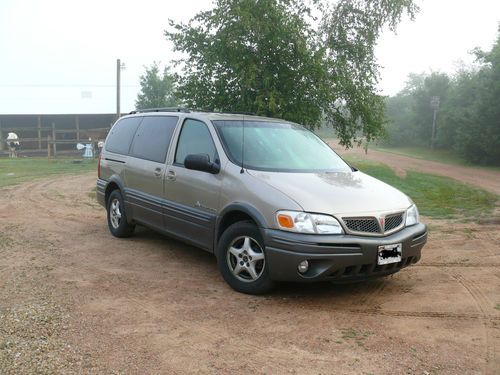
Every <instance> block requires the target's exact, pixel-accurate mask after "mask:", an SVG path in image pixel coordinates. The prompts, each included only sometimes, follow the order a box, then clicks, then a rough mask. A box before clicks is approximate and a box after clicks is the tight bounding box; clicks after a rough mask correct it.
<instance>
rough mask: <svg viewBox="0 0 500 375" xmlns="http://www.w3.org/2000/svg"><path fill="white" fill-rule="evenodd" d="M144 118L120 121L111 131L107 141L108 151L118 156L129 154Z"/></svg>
mask: <svg viewBox="0 0 500 375" xmlns="http://www.w3.org/2000/svg"><path fill="white" fill-rule="evenodd" d="M141 120H142V117H131V118H124V119H122V120H119V121H118V122H117V123H116V124H115V125H114V126H113V128H112V129H111V132H110V133H109V135H108V138H107V139H106V151H110V152H115V153H117V154H124V155H126V154H128V149H129V148H130V143H131V142H132V138H133V137H134V134H135V131H136V130H137V127H138V126H139V124H140V122H141Z"/></svg>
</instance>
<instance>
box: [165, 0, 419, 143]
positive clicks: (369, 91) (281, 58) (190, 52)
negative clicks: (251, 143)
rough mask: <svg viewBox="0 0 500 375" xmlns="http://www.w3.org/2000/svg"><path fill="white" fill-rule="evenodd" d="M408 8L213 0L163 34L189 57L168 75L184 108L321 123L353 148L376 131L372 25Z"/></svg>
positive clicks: (403, 1) (390, 22)
mask: <svg viewBox="0 0 500 375" xmlns="http://www.w3.org/2000/svg"><path fill="white" fill-rule="evenodd" d="M415 12H416V7H415V6H414V5H413V2H412V1H411V0H392V1H389V2H388V1H386V0H373V1H370V2H366V1H361V0H358V1H352V0H340V1H337V2H336V3H335V4H334V5H329V4H328V2H327V1H321V0H311V1H306V2H302V1H299V0H217V1H215V6H214V8H213V9H212V10H209V11H205V12H201V13H199V14H197V15H196V16H195V17H194V18H193V19H192V20H190V21H189V22H188V23H187V24H183V23H180V24H176V23H174V22H173V21H170V30H168V31H166V33H165V34H166V36H167V38H168V39H169V40H170V41H172V42H173V44H174V49H175V50H176V51H179V52H183V53H185V54H186V55H187V57H186V58H185V59H182V60H181V61H180V62H179V63H181V64H182V69H183V70H182V74H181V75H177V76H176V80H177V82H178V94H179V97H180V98H181V99H183V100H184V101H185V102H186V104H187V105H188V106H191V107H194V108H199V109H207V110H221V111H249V112H255V113H257V114H260V115H266V116H271V117H278V118H283V119H286V120H291V121H295V122H298V123H301V124H304V125H307V126H308V127H310V128H316V127H318V126H320V125H321V124H322V123H323V122H324V121H326V122H327V123H328V124H329V125H330V126H332V127H333V128H334V129H335V130H336V131H337V134H338V136H339V138H340V141H341V143H342V144H344V145H346V146H351V145H352V142H353V141H354V142H360V141H361V139H363V138H365V139H367V140H371V139H373V138H375V137H378V136H380V135H381V134H382V129H383V123H384V116H383V113H384V102H383V99H382V98H381V97H380V96H378V95H377V94H376V89H375V85H376V83H377V79H378V66H377V65H376V63H375V57H374V47H375V43H376V40H377V38H378V36H379V33H380V31H381V29H382V28H383V27H384V26H389V27H391V28H393V29H394V27H395V26H396V24H397V23H398V22H399V20H400V19H401V17H402V16H403V15H404V14H409V15H410V16H411V17H413V15H414V13H415ZM317 14H319V15H320V18H319V19H317V18H315V17H314V15H317Z"/></svg>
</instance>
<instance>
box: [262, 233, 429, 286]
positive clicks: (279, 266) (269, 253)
mask: <svg viewBox="0 0 500 375" xmlns="http://www.w3.org/2000/svg"><path fill="white" fill-rule="evenodd" d="M426 242H427V227H426V226H425V225H424V224H422V223H419V224H416V225H413V226H411V227H408V228H404V229H403V230H401V231H399V232H397V233H394V234H391V235H389V236H386V237H362V236H352V235H341V236H338V235H332V236H325V235H307V234H299V233H289V232H283V231H279V230H273V229H266V230H264V243H265V245H266V261H267V264H268V267H269V272H270V276H271V278H272V279H273V280H281V281H301V282H304V281H319V280H332V281H335V282H355V281H361V280H366V279H370V278H374V277H380V276H385V275H390V274H392V273H395V272H398V271H399V270H400V269H402V268H404V267H407V266H409V265H411V264H414V263H416V262H418V261H419V260H420V254H421V250H422V247H423V246H424V245H425V243H426ZM396 243H401V244H402V260H401V262H399V263H392V264H386V265H377V256H378V255H377V251H378V246H380V245H390V244H396ZM303 260H307V261H308V262H309V270H308V271H307V272H306V273H305V274H300V273H299V272H298V271H297V266H298V264H299V263H300V262H302V261H303Z"/></svg>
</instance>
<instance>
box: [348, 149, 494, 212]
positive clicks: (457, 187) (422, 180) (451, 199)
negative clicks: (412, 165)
mask: <svg viewBox="0 0 500 375" xmlns="http://www.w3.org/2000/svg"><path fill="white" fill-rule="evenodd" d="M347 159H348V160H349V162H350V163H352V164H353V165H355V166H356V168H359V169H360V170H361V171H363V172H364V173H366V174H369V175H370V176H373V177H375V178H377V179H379V180H382V181H384V182H386V183H388V184H389V185H392V186H394V187H396V188H397V189H399V190H401V191H403V192H404V193H405V194H407V195H408V196H410V197H411V199H412V200H413V201H414V202H415V203H416V204H417V206H418V209H419V211H420V213H421V214H422V215H425V216H429V217H433V218H439V219H454V218H466V219H470V218H479V217H481V216H486V215H488V214H489V213H491V212H492V211H493V210H494V208H495V205H496V202H497V200H498V198H499V197H498V196H497V195H495V194H492V193H489V192H486V191H484V190H481V189H478V188H475V187H472V186H469V185H467V184H464V183H461V182H458V181H455V180H453V179H451V178H447V177H441V176H435V175H430V174H426V173H420V172H414V171H407V173H406V176H405V177H399V176H397V175H396V174H395V173H394V171H393V170H392V169H391V168H389V167H387V166H385V165H383V164H379V163H373V162H369V161H366V160H361V159H355V158H347Z"/></svg>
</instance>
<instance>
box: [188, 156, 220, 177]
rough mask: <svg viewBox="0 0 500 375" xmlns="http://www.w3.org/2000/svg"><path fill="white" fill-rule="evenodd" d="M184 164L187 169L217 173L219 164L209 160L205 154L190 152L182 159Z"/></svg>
mask: <svg viewBox="0 0 500 375" xmlns="http://www.w3.org/2000/svg"><path fill="white" fill-rule="evenodd" d="M184 166H185V167H186V168H187V169H192V170H195V171H202V172H208V173H211V174H217V173H219V171H220V165H219V164H217V163H213V162H211V161H210V157H209V156H208V155H207V154H190V155H188V156H186V159H184Z"/></svg>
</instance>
